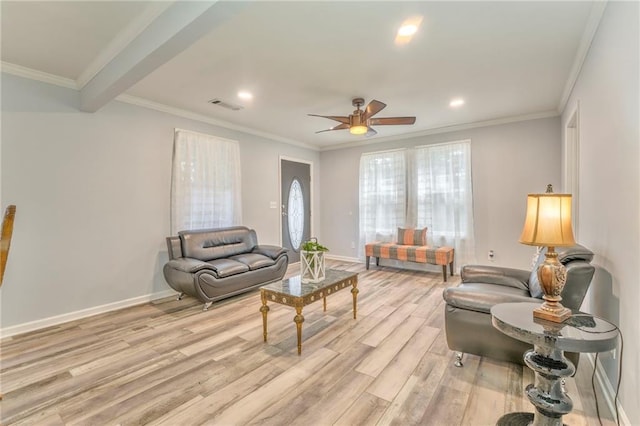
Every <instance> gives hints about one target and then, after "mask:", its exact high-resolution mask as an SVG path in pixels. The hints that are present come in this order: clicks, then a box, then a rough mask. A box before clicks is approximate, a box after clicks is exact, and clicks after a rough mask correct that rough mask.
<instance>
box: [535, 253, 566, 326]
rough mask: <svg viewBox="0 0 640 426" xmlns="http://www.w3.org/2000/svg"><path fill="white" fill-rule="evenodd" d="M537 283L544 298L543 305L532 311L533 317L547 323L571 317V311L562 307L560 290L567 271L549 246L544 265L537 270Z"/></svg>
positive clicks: (562, 287)
mask: <svg viewBox="0 0 640 426" xmlns="http://www.w3.org/2000/svg"><path fill="white" fill-rule="evenodd" d="M538 281H540V286H541V287H542V291H543V293H544V296H542V298H543V299H544V303H543V304H542V305H541V306H540V307H538V308H536V309H534V310H533V317H534V318H540V319H544V320H547V321H553V322H563V321H565V320H566V319H568V318H569V317H570V316H571V310H570V309H567V308H565V307H564V306H562V304H561V303H560V301H561V300H562V296H560V295H561V294H562V290H563V289H564V284H565V282H566V281H567V269H566V268H565V267H564V265H563V264H562V263H560V262H559V261H558V253H556V251H555V249H554V247H551V246H549V247H548V248H547V253H546V254H545V259H544V263H543V264H542V265H540V268H539V269H538Z"/></svg>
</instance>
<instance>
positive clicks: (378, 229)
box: [360, 141, 474, 264]
mask: <svg viewBox="0 0 640 426" xmlns="http://www.w3.org/2000/svg"><path fill="white" fill-rule="evenodd" d="M399 226H407V227H419V228H423V227H427V228H429V230H428V232H427V238H428V240H429V244H430V245H432V246H444V245H447V246H451V247H454V248H455V249H456V259H457V261H458V263H459V264H462V263H466V262H470V261H474V253H473V251H474V238H473V194H472V187H471V152H470V142H469V141H463V142H452V143H445V144H437V145H426V146H420V147H416V148H413V149H409V150H404V149H403V150H397V151H386V152H377V153H367V154H363V155H362V157H361V159H360V240H361V241H360V243H361V244H360V247H361V248H362V247H364V244H365V243H367V242H371V241H395V238H396V232H397V228H398V227H399Z"/></svg>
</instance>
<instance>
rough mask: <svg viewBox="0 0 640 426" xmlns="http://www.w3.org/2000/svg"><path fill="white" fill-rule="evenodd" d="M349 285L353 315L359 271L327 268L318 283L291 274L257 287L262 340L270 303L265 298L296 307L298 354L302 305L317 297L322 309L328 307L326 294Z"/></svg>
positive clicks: (299, 352)
mask: <svg viewBox="0 0 640 426" xmlns="http://www.w3.org/2000/svg"><path fill="white" fill-rule="evenodd" d="M348 287H351V294H352V295H353V319H356V315H357V311H358V308H357V303H358V292H359V290H358V273H357V272H349V271H340V270H336V269H327V270H326V271H325V279H324V280H322V281H320V282H317V283H303V282H302V281H301V278H300V276H299V275H298V276H295V277H291V278H289V279H286V280H282V281H278V282H275V283H271V284H268V285H265V286H263V287H260V298H261V299H262V306H261V307H260V312H262V331H263V333H262V334H263V337H264V341H265V342H266V341H267V313H268V312H269V306H267V302H275V303H280V304H281V305H287V306H291V307H294V308H295V309H296V316H295V317H294V318H293V322H295V324H296V330H297V332H298V355H300V354H301V353H302V323H303V322H304V316H303V315H302V308H303V307H305V306H307V305H310V304H311V303H313V302H317V301H319V300H322V301H323V305H324V310H325V311H326V310H327V296H329V295H331V294H333V293H336V292H338V291H340V290H342V289H343V288H348Z"/></svg>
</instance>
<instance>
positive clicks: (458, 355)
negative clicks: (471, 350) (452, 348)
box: [453, 352, 464, 367]
mask: <svg viewBox="0 0 640 426" xmlns="http://www.w3.org/2000/svg"><path fill="white" fill-rule="evenodd" d="M453 365H455V366H456V367H462V366H463V365H464V364H462V352H456V360H455V362H454V363H453Z"/></svg>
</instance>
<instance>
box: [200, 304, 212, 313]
mask: <svg viewBox="0 0 640 426" xmlns="http://www.w3.org/2000/svg"><path fill="white" fill-rule="evenodd" d="M211 305H213V302H207V303H205V304H204V306H203V307H202V310H203V311H208V310H209V308H210V307H211Z"/></svg>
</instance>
